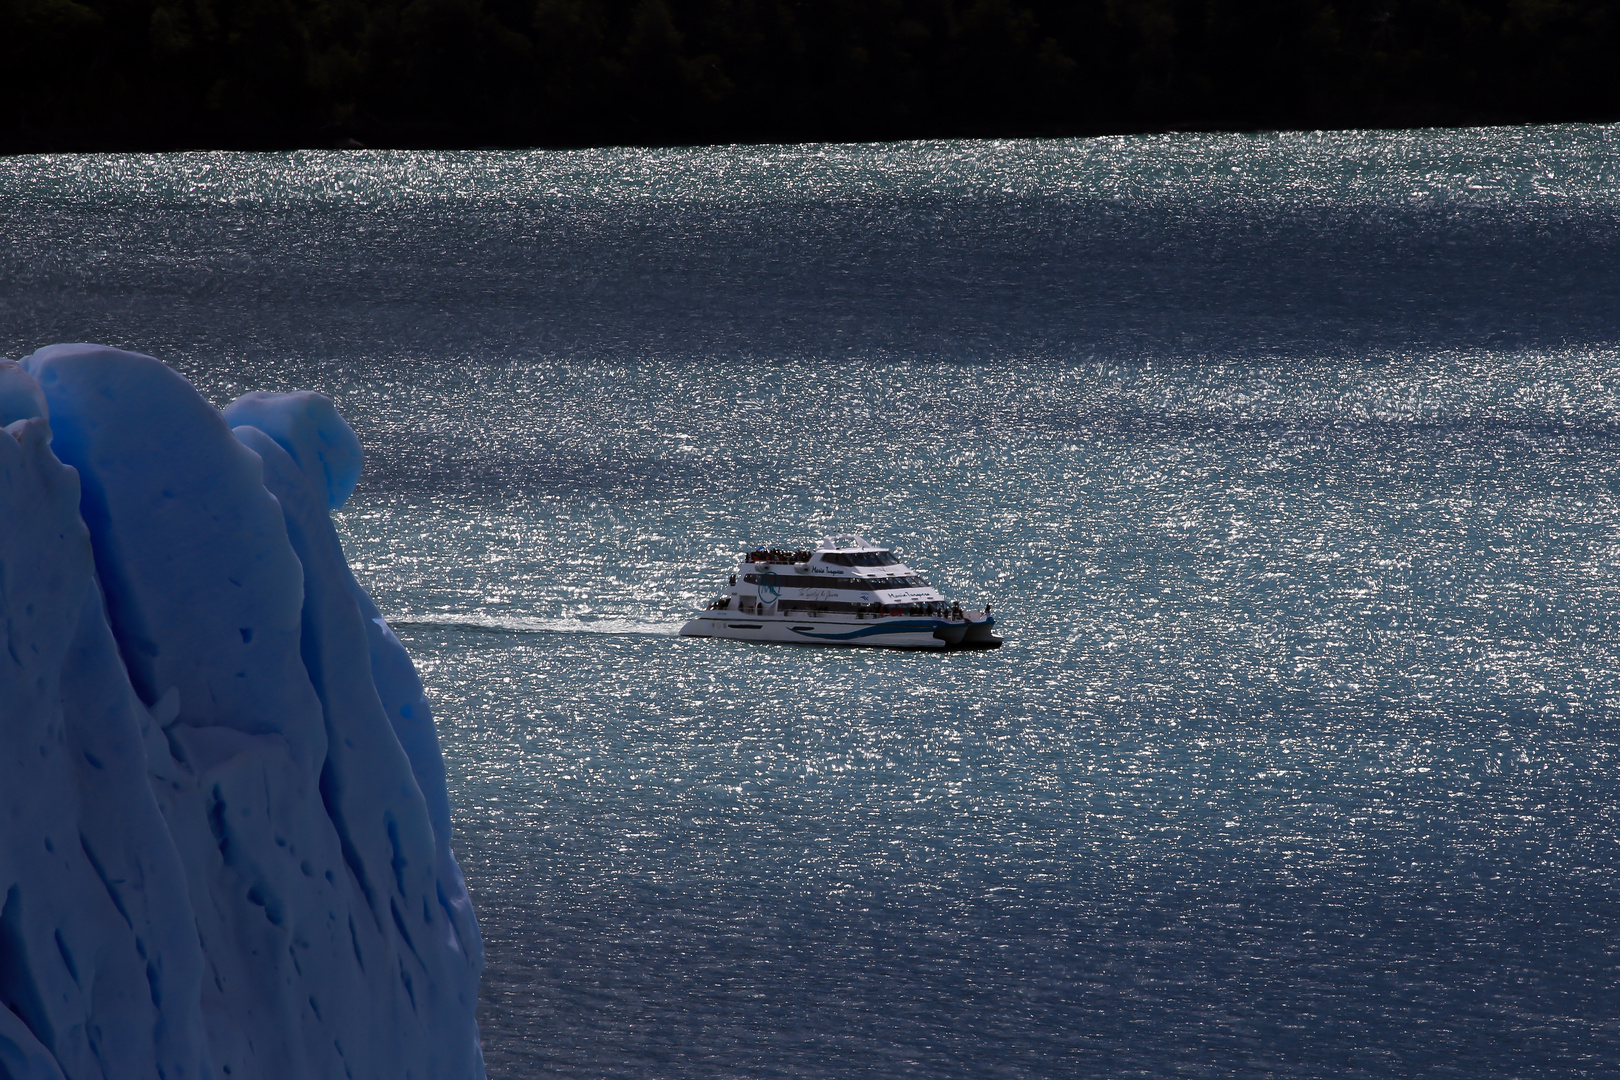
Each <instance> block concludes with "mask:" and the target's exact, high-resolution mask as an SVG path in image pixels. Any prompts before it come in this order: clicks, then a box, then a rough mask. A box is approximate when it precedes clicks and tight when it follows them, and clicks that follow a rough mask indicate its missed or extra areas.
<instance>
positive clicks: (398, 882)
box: [0, 345, 483, 1080]
mask: <svg viewBox="0 0 1620 1080" xmlns="http://www.w3.org/2000/svg"><path fill="white" fill-rule="evenodd" d="M0 425H3V426H5V429H6V433H7V434H6V436H5V437H3V438H0V644H3V646H4V651H3V652H0V1006H3V1007H0V1077H3V1078H6V1080H21V1078H25V1077H26V1078H30V1080H32V1078H36V1077H37V1078H41V1080H44V1078H52V1080H54V1078H63V1080H79V1078H83V1077H96V1078H107V1080H112V1078H123V1077H131V1078H148V1077H162V1078H166V1080H174V1078H193V1077H210V1078H224V1077H229V1078H230V1080H244V1078H261V1077H262V1078H265V1080H286V1078H304V1077H309V1078H327V1077H331V1078H334V1080H336V1078H340V1077H341V1078H356V1080H358V1078H379V1080H380V1078H385V1077H386V1078H389V1080H400V1078H407V1077H409V1078H421V1080H441V1078H442V1080H453V1078H461V1077H480V1076H482V1075H483V1063H482V1057H481V1054H480V1051H479V1046H478V1033H477V1028H476V1023H475V1010H476V1004H477V989H478V976H479V971H480V969H481V967H482V963H483V948H482V944H481V942H480V939H479V936H478V928H477V924H476V921H475V920H474V917H473V912H472V906H471V903H470V901H469V899H468V896H467V890H466V885H465V882H464V881H463V879H462V876H461V872H460V869H459V868H458V867H457V865H456V861H455V858H454V857H453V856H452V855H451V851H450V810H449V799H448V796H447V794H446V791H445V778H444V765H443V760H442V758H441V756H440V753H439V746H438V739H437V735H436V732H435V729H434V726H433V718H432V712H431V710H430V708H429V706H428V703H427V700H426V698H425V695H424V694H423V690H422V685H421V682H420V680H419V679H418V678H417V675H416V672H415V669H414V667H413V666H412V664H411V662H410V659H409V657H408V656H407V655H406V653H405V650H404V648H403V647H402V646H401V645H400V643H399V641H398V639H396V638H395V637H394V635H393V633H392V632H391V631H390V630H389V629H388V626H387V624H386V623H385V622H384V621H383V619H382V618H381V616H380V615H379V613H378V612H377V609H376V607H375V606H374V605H373V604H372V602H371V600H370V598H369V597H368V596H367V595H366V593H365V591H364V590H363V589H362V588H361V587H360V585H359V583H358V582H356V581H355V579H354V577H353V575H352V574H351V573H350V572H349V568H348V565H347V563H346V561H345V560H344V557H343V551H342V547H341V545H340V543H339V541H338V538H337V534H336V533H335V531H334V530H333V527H332V523H331V518H330V514H329V511H330V510H331V509H333V508H335V507H338V506H341V505H342V504H343V502H344V500H346V499H347V498H348V496H349V494H350V492H352V491H353V489H354V486H355V483H356V481H357V480H358V478H359V473H360V465H361V451H360V445H359V441H358V439H357V438H356V437H355V435H354V432H353V431H352V430H351V429H350V428H349V426H348V425H347V424H346V423H345V422H344V421H343V419H342V418H341V417H340V416H339V415H338V413H337V410H336V409H335V408H334V407H333V405H332V403H331V401H330V400H328V399H326V398H324V397H322V396H321V395H318V394H310V393H294V394H249V395H245V396H244V397H242V398H240V399H238V400H237V401H236V402H234V403H233V404H231V405H230V406H229V407H227V408H226V409H225V410H224V411H223V413H222V412H221V411H219V410H217V409H215V408H213V407H212V406H211V405H209V404H208V403H207V402H206V401H204V400H203V399H202V397H201V396H199V395H198V394H197V393H196V391H195V390H194V389H193V388H192V387H191V385H190V384H189V383H188V382H187V381H186V380H185V379H183V378H182V377H181V376H180V375H179V374H177V373H176V372H174V371H173V370H171V369H169V368H168V367H166V366H165V365H163V364H162V363H161V362H159V361H157V360H155V359H152V358H151V357H146V356H141V355H138V354H135V353H129V352H122V351H119V350H116V349H109V348H105V347H101V346H93V345H56V346H51V347H49V348H45V349H41V350H39V351H38V352H36V353H34V354H33V355H32V356H29V357H26V358H24V359H23V360H22V361H21V362H20V363H12V362H9V361H0Z"/></svg>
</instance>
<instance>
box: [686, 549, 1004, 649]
mask: <svg viewBox="0 0 1620 1080" xmlns="http://www.w3.org/2000/svg"><path fill="white" fill-rule="evenodd" d="M993 626H995V620H994V619H992V618H991V617H990V607H989V605H988V604H987V605H985V608H984V610H983V611H963V610H962V608H961V606H960V605H958V604H952V603H948V602H947V601H946V600H945V597H944V596H943V595H941V594H940V592H939V590H937V589H935V588H934V587H933V586H931V585H929V584H928V582H927V581H925V580H923V578H922V576H921V575H920V574H918V573H917V572H916V571H914V570H911V569H910V568H908V567H907V566H906V565H905V564H904V563H902V562H901V561H900V560H899V559H896V558H895V557H894V555H893V553H892V552H890V551H889V550H888V549H886V548H880V547H878V546H876V545H874V544H870V543H868V542H867V541H866V540H865V539H864V538H862V537H859V536H829V537H827V538H826V539H825V540H823V541H822V542H821V546H820V547H819V548H817V549H816V550H815V551H776V550H770V551H767V550H765V549H764V548H761V549H759V550H757V551H752V552H749V553H748V554H746V555H744V556H743V564H742V566H741V567H740V568H739V571H738V572H737V573H735V574H732V575H731V583H730V585H728V586H727V588H726V591H725V592H724V593H722V594H721V595H720V597H719V598H718V599H717V600H715V601H714V602H713V603H711V604H710V605H709V606H708V608H707V609H706V610H705V611H703V612H702V613H701V614H700V615H698V616H697V618H695V619H693V620H692V621H691V622H689V623H687V624H686V625H685V626H683V627H681V633H682V634H683V635H685V636H687V637H719V638H736V639H738V640H740V641H774V642H792V643H794V644H798V645H872V646H880V647H883V648H889V649H994V648H996V647H997V646H999V645H1000V644H1001V638H999V637H997V636H996V635H995V633H993V632H992V629H991V628H992V627H993Z"/></svg>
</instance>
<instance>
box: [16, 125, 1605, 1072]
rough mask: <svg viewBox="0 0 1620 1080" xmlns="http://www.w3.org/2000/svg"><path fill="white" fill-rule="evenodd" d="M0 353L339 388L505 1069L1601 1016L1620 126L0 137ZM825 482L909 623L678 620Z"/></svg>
mask: <svg viewBox="0 0 1620 1080" xmlns="http://www.w3.org/2000/svg"><path fill="white" fill-rule="evenodd" d="M0 239H3V241H4V243H3V246H0V352H3V353H5V354H7V355H13V356H15V355H17V354H20V353H23V352H27V351H29V350H31V349H32V348H34V347H37V346H39V345H42V344H46V343H49V342H52V341H61V340H96V341H104V342H108V343H110V344H117V345H123V346H127V347H133V348H138V349H140V350H142V351H145V352H149V353H152V354H154V355H157V356H159V357H161V358H163V359H165V360H167V361H169V362H170V363H172V364H174V365H175V366H176V367H178V368H180V369H181V370H182V371H184V372H185V373H186V374H187V375H188V376H189V377H190V378H192V379H193V381H194V382H196V383H197V385H198V387H199V388H200V389H201V390H202V391H203V392H204V393H205V394H206V395H207V396H209V397H210V398H211V399H213V400H215V401H217V402H220V403H223V402H224V401H227V400H229V399H230V398H231V397H233V396H235V395H236V394H238V393H240V392H242V391H244V390H248V389H283V388H291V387H312V388H315V389H320V390H323V391H325V392H327V393H330V394H332V395H333V396H334V397H335V398H336V399H337V400H338V402H339V404H340V407H341V408H342V409H343V411H344V413H345V415H347V416H348V417H349V418H350V420H351V422H353V424H354V425H355V427H356V429H357V430H358V431H359V432H360V435H361V437H362V439H363V441H364V442H365V444H366V447H367V452H368V463H367V470H366V474H365V476H364V478H363V481H362V483H361V485H360V487H359V488H358V490H357V491H356V493H355V495H354V498H353V499H352V500H351V502H350V503H349V505H348V506H347V507H346V508H345V509H344V510H343V511H342V512H341V513H340V514H339V517H340V529H341V531H342V534H343V536H344V540H345V544H346V546H347V549H348V552H349V555H350V558H351V560H352V562H353V563H354V565H355V568H356V572H357V573H358V575H359V576H360V578H361V580H362V581H363V582H364V583H365V584H366V585H367V587H368V588H370V589H371V590H372V592H373V594H374V596H375V597H376V599H377V601H378V604H379V606H380V607H381V608H382V609H383V611H384V612H385V613H387V614H388V615H389V616H390V619H391V621H392V622H393V624H394V626H395V628H396V630H398V632H399V633H400V635H401V637H402V638H403V639H404V640H405V642H406V643H407V645H408V646H409V648H410V649H411V651H412V653H413V655H414V656H415V657H416V658H417V660H418V663H419V665H420V666H421V668H422V671H423V676H424V679H425V681H426V682H427V684H428V688H429V693H430V696H431V697H432V700H433V701H434V703H435V708H436V710H437V713H438V719H439V726H440V734H441V738H442V740H443V743H444V749H445V754H446V758H447V761H448V765H449V769H450V777H451V785H452V790H451V796H452V801H453V803H454V804H455V807H456V827H457V829H458V835H457V841H456V848H457V851H458V852H459V854H460V856H461V859H462V862H463V866H464V868H465V870H466V872H467V876H468V880H469V884H470V887H471V889H472V892H473V896H474V899H475V902H476V903H477V904H478V908H479V912H480V917H481V922H482V926H483V928H484V932H485V935H486V938H487V941H488V968H487V970H486V973H485V978H484V997H483V1002H482V1012H481V1024H482V1029H483V1032H484V1039H485V1047H486V1054H487V1057H488V1061H489V1067H490V1073H491V1075H492V1076H494V1077H531V1076H575V1077H607V1076H613V1077H648V1078H657V1077H723V1076H827V1077H843V1076H874V1077H876V1076H882V1077H890V1076H919V1077H921V1076H928V1077H933V1076H942V1077H943V1076H987V1077H988V1076H996V1077H1002V1076H1005V1077H1048V1076H1153V1077H1159V1076H1194V1077H1224V1076H1266V1077H1318V1076H1320V1077H1327V1076H1332V1077H1357V1076H1364V1077H1388V1076H1418V1075H1425V1076H1427V1075H1455V1076H1462V1077H1485V1076H1490V1077H1526V1076H1607V1075H1613V1074H1614V1073H1615V1071H1616V1069H1620V1021H1617V1019H1616V1018H1617V1017H1620V982H1617V978H1620V970H1617V961H1620V908H1617V905H1616V896H1617V889H1616V887H1617V884H1620V883H1617V881H1616V868H1617V866H1620V850H1617V844H1616V827H1615V826H1616V821H1615V818H1616V795H1617V791H1620V785H1617V782H1616V779H1615V774H1616V765H1617V761H1616V758H1617V733H1620V725H1617V723H1616V720H1617V717H1620V683H1617V676H1616V669H1617V664H1620V648H1617V642H1620V635H1617V630H1620V615H1617V614H1616V613H1617V610H1620V604H1617V600H1620V588H1617V585H1616V571H1617V564H1620V507H1617V503H1616V490H1615V476H1616V466H1617V464H1620V461H1617V458H1620V453H1617V452H1620V401H1617V396H1616V393H1617V389H1620V351H1617V343H1620V129H1616V128H1613V127H1581V126H1576V127H1554V128H1523V129H1502V130H1481V131H1460V132H1415V133H1328V134H1322V133H1317V134H1292V135H1271V136H1155V137H1140V138H1117V139H1097V140H1079V141H1066V142H1012V143H919V144H897V145H885V146H854V147H845V146H809V147H763V148H721V149H706V150H705V149H699V150H602V151H579V152H568V153H556V152H551V153H542V152H533V153H529V152H488V153H459V154H458V153H369V152H367V153H299V154H279V155H271V154H267V155H244V154H188V155H168V156H155V157H143V156H108V157H33V158H27V157H23V158H9V159H0ZM834 528H839V529H846V528H853V529H859V530H861V531H864V532H866V533H867V534H868V535H870V536H872V537H874V538H876V539H880V540H882V541H883V542H885V543H888V544H892V545H893V546H894V547H895V548H896V549H897V550H898V552H899V553H900V554H901V555H902V557H904V558H905V559H906V560H907V561H908V562H910V563H911V564H912V565H914V566H917V567H918V568H920V569H921V570H922V571H923V572H924V573H925V574H927V575H928V576H929V577H930V579H931V580H933V581H934V582H935V583H936V584H938V585H940V586H941V587H942V588H943V589H944V591H945V592H946V593H947V594H948V595H950V596H952V597H954V598H959V599H961V600H963V601H964V602H972V603H974V604H978V603H980V602H983V601H989V602H992V603H993V604H994V605H995V610H996V613H997V615H998V618H999V619H1000V620H1001V629H1002V630H1003V632H1004V633H1005V634H1006V635H1007V638H1008V641H1007V645H1006V646H1005V647H1004V648H1002V649H1000V650H998V651H996V652H992V653H965V654H952V655H929V654H912V653H887V652H880V651H875V650H838V649H814V648H797V647H768V646H751V645H746V644H739V643H733V642H720V641H704V640H694V639H683V638H680V637H678V636H676V634H675V631H676V630H677V629H678V628H679V626H680V624H681V622H682V621H683V620H684V618H685V617H686V616H687V615H688V614H689V613H690V611H691V610H692V609H693V608H694V607H695V606H696V605H698V604H700V603H702V602H704V601H706V600H707V599H708V598H709V596H711V595H712V594H713V593H714V591H715V590H716V588H717V586H718V585H719V583H720V582H722V581H723V580H724V575H725V574H726V573H727V572H728V571H729V570H730V569H731V567H732V566H733V565H734V563H735V558H736V554H737V553H738V552H739V551H740V550H742V549H743V548H745V547H751V546H753V545H755V544H758V543H765V544H771V545H779V546H805V545H808V544H810V543H812V542H813V541H814V539H815V538H816V537H817V536H819V535H821V534H823V533H825V532H827V531H830V530H832V529H834Z"/></svg>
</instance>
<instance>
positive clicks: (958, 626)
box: [681, 611, 1001, 650]
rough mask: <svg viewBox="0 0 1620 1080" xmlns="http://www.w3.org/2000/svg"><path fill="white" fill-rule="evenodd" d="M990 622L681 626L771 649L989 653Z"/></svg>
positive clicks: (725, 616) (699, 622)
mask: <svg viewBox="0 0 1620 1080" xmlns="http://www.w3.org/2000/svg"><path fill="white" fill-rule="evenodd" d="M992 623H993V620H990V619H984V620H982V621H979V622H964V621H960V620H952V619H935V618H930V617H927V616H903V615H902V616H894V617H890V618H880V619H869V620H855V619H827V618H818V619H803V618H784V617H781V616H776V615H761V616H755V615H743V614H741V613H738V612H730V611H725V612H721V611H717V612H712V613H710V612H705V613H704V614H702V615H700V616H698V617H697V618H695V619H693V620H692V621H690V622H688V623H687V624H686V625H685V626H683V627H681V634H682V636H684V637H715V638H728V639H730V640H733V641H760V642H767V643H770V644H777V645H842V646H845V647H858V648H877V649H941V650H943V649H962V648H967V649H993V648H996V647H997V646H998V645H1000V644H1001V639H1000V638H999V637H996V636H995V635H994V634H992V633H991V632H990V626H991V625H992Z"/></svg>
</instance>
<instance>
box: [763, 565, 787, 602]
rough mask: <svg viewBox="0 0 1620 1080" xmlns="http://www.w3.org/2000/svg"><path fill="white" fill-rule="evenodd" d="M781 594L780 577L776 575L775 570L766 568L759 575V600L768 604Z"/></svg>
mask: <svg viewBox="0 0 1620 1080" xmlns="http://www.w3.org/2000/svg"><path fill="white" fill-rule="evenodd" d="M781 595H782V579H781V578H779V577H777V576H776V571H775V570H767V571H765V572H764V573H763V574H761V575H759V602H760V603H762V604H769V603H771V602H773V601H774V600H776V598H777V597H779V596H781Z"/></svg>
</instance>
